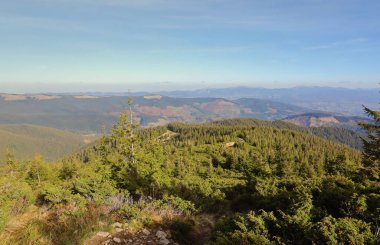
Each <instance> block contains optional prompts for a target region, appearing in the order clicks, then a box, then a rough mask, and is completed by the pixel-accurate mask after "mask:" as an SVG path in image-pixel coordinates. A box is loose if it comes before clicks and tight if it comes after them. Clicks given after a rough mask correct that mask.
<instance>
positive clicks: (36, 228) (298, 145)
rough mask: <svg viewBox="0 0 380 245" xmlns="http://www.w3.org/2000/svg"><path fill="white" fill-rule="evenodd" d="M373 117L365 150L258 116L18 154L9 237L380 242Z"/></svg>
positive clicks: (2, 185) (7, 186) (129, 128)
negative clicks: (48, 154)
mask: <svg viewBox="0 0 380 245" xmlns="http://www.w3.org/2000/svg"><path fill="white" fill-rule="evenodd" d="M366 112H367V113H368V115H369V116H370V117H371V118H373V119H374V123H363V124H362V125H361V126H362V127H363V129H364V130H365V131H366V132H367V137H366V138H365V139H363V151H359V150H357V149H353V148H350V147H348V146H345V145H343V144H338V143H336V142H334V141H332V140H329V139H324V138H322V137H319V136H323V133H321V132H322V131H318V132H317V133H316V132H313V130H312V129H311V130H306V131H302V130H298V128H297V127H294V128H291V127H288V126H281V125H272V124H271V125H270V124H269V123H260V122H258V121H254V120H226V121H218V122H214V123H208V124H200V125H194V124H183V123H172V124H169V125H167V126H162V127H155V128H146V129H139V128H138V126H137V125H135V124H133V123H132V120H131V118H130V117H128V116H127V115H128V114H129V112H128V113H123V114H122V115H121V116H120V118H119V120H118V122H117V123H116V124H115V125H114V126H113V128H112V130H111V132H110V134H109V135H104V136H103V137H102V138H101V139H100V140H99V141H98V142H96V143H95V144H93V145H92V146H91V147H88V148H86V149H84V150H82V151H80V152H79V153H77V154H75V155H73V156H69V157H67V158H65V159H63V160H62V161H58V162H56V163H53V164H47V163H45V161H44V160H43V159H42V158H41V157H39V156H36V157H35V159H33V160H29V161H17V160H15V157H14V155H13V154H12V152H8V154H7V159H6V161H4V164H3V165H2V166H1V168H0V193H1V196H0V231H1V233H0V240H1V241H2V242H3V243H4V244H89V243H88V240H89V239H91V238H92V237H93V236H94V235H95V234H96V233H97V232H98V231H109V232H111V233H114V232H117V230H116V231H115V227H113V226H112V224H114V223H115V222H118V223H122V224H125V226H127V227H128V232H129V233H128V234H129V236H130V237H131V240H130V241H133V240H132V238H133V236H134V235H136V234H139V232H141V230H143V229H151V228H152V227H155V226H160V227H164V228H165V229H167V230H169V231H170V233H171V234H172V238H171V239H172V240H173V241H175V242H177V243H178V244H226V245H227V244H242V245H245V244H378V243H379V242H380V183H379V178H380V176H379V173H380V170H379V164H380V138H379V137H380V112H376V111H372V110H370V109H366ZM273 124H275V123H273ZM277 124H279V123H277ZM286 125H288V124H286ZM326 135H330V134H326ZM342 137H343V136H342ZM114 241H115V242H118V240H113V241H111V243H112V242H114ZM86 242H87V243H86ZM102 242H103V241H102ZM126 243H127V242H126ZM99 244H101V243H99Z"/></svg>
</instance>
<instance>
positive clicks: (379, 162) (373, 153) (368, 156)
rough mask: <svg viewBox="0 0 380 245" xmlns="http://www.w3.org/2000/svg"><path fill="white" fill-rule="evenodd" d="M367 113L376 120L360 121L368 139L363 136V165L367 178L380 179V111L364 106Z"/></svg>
mask: <svg viewBox="0 0 380 245" xmlns="http://www.w3.org/2000/svg"><path fill="white" fill-rule="evenodd" d="M364 111H365V112H366V114H367V115H368V116H369V117H370V118H372V119H373V120H374V122H373V123H360V126H361V127H362V128H363V129H364V130H365V131H366V133H367V139H364V138H363V146H364V151H363V160H362V163H363V167H364V172H365V175H366V177H367V178H369V179H370V180H379V172H380V111H374V110H371V109H369V108H367V107H364Z"/></svg>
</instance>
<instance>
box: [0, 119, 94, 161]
mask: <svg viewBox="0 0 380 245" xmlns="http://www.w3.org/2000/svg"><path fill="white" fill-rule="evenodd" d="M95 139H96V136H95V135H87V136H86V135H82V134H80V133H74V132H70V131H64V130H59V129H54V128H48V127H43V126H37V125H27V124H7V125H1V124H0V159H1V160H4V159H5V154H6V152H7V151H11V152H13V153H14V154H15V156H16V157H17V159H24V160H25V159H30V158H33V157H34V156H35V155H36V154H41V155H43V156H44V157H45V158H46V160H57V159H59V158H62V157H64V156H66V155H67V154H71V153H73V152H74V151H77V150H79V149H80V148H81V147H83V146H84V145H86V143H89V142H91V141H93V140H95Z"/></svg>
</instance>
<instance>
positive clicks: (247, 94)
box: [58, 87, 380, 116]
mask: <svg viewBox="0 0 380 245" xmlns="http://www.w3.org/2000/svg"><path fill="white" fill-rule="evenodd" d="M379 90H380V87H379V88H372V89H348V88H334V87H294V88H274V89H269V88H254V87H231V88H210V89H198V90H177V91H159V92H156V93H155V94H160V95H162V96H169V97H176V98H224V99H228V100H236V99H241V98H256V99H264V100H270V101H276V102H281V103H285V104H292V105H296V106H299V107H304V108H307V109H309V110H314V111H315V110H317V111H324V112H333V113H336V114H340V115H346V116H364V113H363V108H362V105H366V106H368V107H372V108H379V101H380V95H379ZM83 94H85V95H95V96H99V97H104V96H127V95H128V93H127V92H119V93H115V92H110V93H107V92H91V93H76V94H70V95H83ZM149 94H150V93H147V92H134V93H132V95H133V96H145V95H149ZM58 95H59V94H58ZM66 95H68V94H66Z"/></svg>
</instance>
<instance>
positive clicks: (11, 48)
mask: <svg viewBox="0 0 380 245" xmlns="http://www.w3.org/2000/svg"><path fill="white" fill-rule="evenodd" d="M379 9H380V1H378V0H365V1H363V0H361V1H359V0H265V1H263V0H260V1H257V0H234V1H231V0H12V1H5V0H4V1H0V57H1V59H0V84H2V87H3V89H4V90H17V88H19V89H20V90H22V88H34V89H36V86H37V87H38V86H40V87H42V88H41V89H42V90H43V88H45V89H49V90H55V89H56V90H62V89H63V90H64V89H65V88H67V86H68V85H70V86H71V87H72V89H73V90H75V89H77V90H89V89H95V88H96V89H103V90H112V88H113V87H114V88H116V87H117V88H120V89H126V88H132V89H146V90H152V89H162V88H166V87H171V88H173V89H178V88H195V87H221V86H233V85H249V86H264V87H289V86H308V85H310V86H312V85H313V86H315V85H321V86H326V85H328V86H341V87H376V86H378V82H379V75H380V15H379V13H378V11H379ZM167 89H170V88H167Z"/></svg>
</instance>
